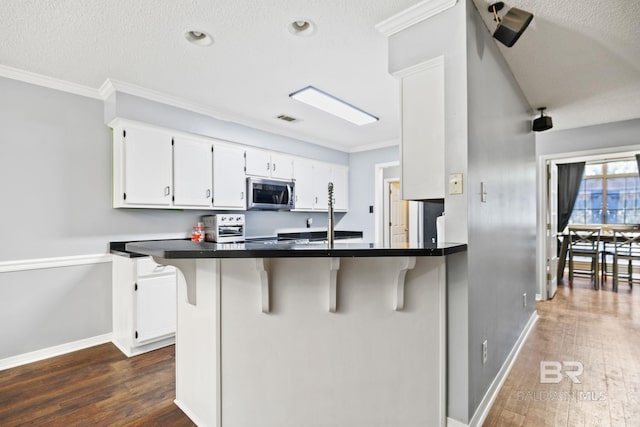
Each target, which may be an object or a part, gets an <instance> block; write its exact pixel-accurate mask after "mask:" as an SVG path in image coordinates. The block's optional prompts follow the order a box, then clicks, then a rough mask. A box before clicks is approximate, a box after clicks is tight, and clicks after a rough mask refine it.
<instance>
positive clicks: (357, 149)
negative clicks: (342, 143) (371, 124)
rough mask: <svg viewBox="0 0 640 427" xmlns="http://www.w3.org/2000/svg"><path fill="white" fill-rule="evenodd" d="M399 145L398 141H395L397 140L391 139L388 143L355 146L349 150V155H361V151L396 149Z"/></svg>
mask: <svg viewBox="0 0 640 427" xmlns="http://www.w3.org/2000/svg"><path fill="white" fill-rule="evenodd" d="M399 145H400V140H397V139H392V140H389V141H381V142H373V143H371V144H363V145H357V146H355V147H351V148H350V149H349V153H361V152H363V151H371V150H378V149H380V148H387V147H397V146H399Z"/></svg>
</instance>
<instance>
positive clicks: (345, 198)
mask: <svg viewBox="0 0 640 427" xmlns="http://www.w3.org/2000/svg"><path fill="white" fill-rule="evenodd" d="M293 167H294V170H293V172H294V178H295V183H296V210H298V211H326V210H327V209H328V208H329V182H333V200H334V210H336V211H347V209H348V207H349V168H348V167H347V166H344V165H338V164H333V163H326V162H320V161H314V160H310V159H305V158H298V157H296V158H295V159H294V162H293Z"/></svg>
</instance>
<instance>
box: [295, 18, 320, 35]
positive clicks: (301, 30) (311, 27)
mask: <svg viewBox="0 0 640 427" xmlns="http://www.w3.org/2000/svg"><path fill="white" fill-rule="evenodd" d="M289 32H290V33H291V34H294V35H296V36H310V35H311V34H313V33H315V32H316V26H315V24H314V23H313V22H311V21H309V20H308V19H296V20H295V21H293V22H292V23H291V24H289Z"/></svg>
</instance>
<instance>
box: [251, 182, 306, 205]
mask: <svg viewBox="0 0 640 427" xmlns="http://www.w3.org/2000/svg"><path fill="white" fill-rule="evenodd" d="M295 199H296V197H295V183H294V182H293V181H280V180H276V179H267V178H247V209H267V210H284V211H288V210H291V209H294V208H295Z"/></svg>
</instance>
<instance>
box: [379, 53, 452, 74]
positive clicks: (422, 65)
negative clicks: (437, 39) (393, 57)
mask: <svg viewBox="0 0 640 427" xmlns="http://www.w3.org/2000/svg"><path fill="white" fill-rule="evenodd" d="M436 67H444V56H436V57H435V58H432V59H429V60H428V61H424V62H419V63H417V64H415V65H411V66H410V67H407V68H403V69H401V70H398V71H396V72H394V73H392V74H391V75H392V76H393V77H396V78H399V79H403V78H405V77H407V76H410V75H412V74H415V73H419V72H420V71H425V70H428V69H430V68H436Z"/></svg>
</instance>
